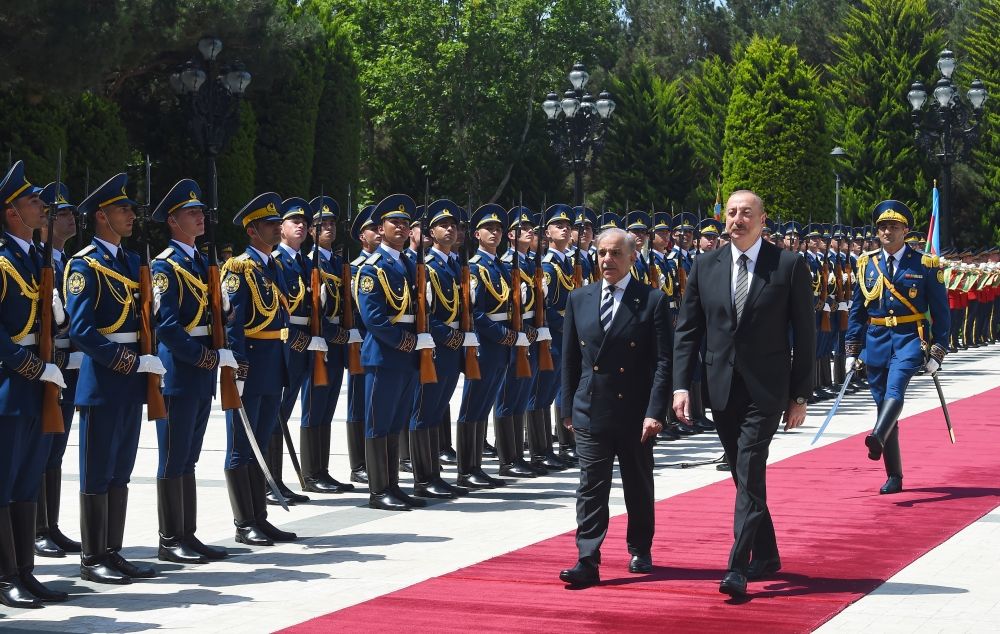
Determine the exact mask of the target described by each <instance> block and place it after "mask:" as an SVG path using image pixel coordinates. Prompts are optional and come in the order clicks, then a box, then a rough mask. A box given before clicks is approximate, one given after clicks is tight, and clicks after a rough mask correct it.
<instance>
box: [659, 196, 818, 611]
mask: <svg viewBox="0 0 1000 634" xmlns="http://www.w3.org/2000/svg"><path fill="white" fill-rule="evenodd" d="M766 218H767V215H766V214H765V213H764V203H763V201H761V199H760V197H759V196H757V195H756V194H755V193H753V192H751V191H746V190H742V191H737V192H734V193H733V194H732V195H731V196H730V197H729V201H728V203H727V204H726V231H727V233H728V234H729V235H730V237H731V243H730V244H729V245H728V246H727V247H726V248H720V249H716V250H715V251H714V252H713V253H712V254H711V255H704V256H702V257H699V258H698V259H697V260H696V261H695V266H694V267H693V268H692V269H691V274H690V276H689V277H688V283H687V292H686V293H685V295H684V302H683V304H682V306H681V313H680V317H679V319H678V321H677V330H676V338H675V346H674V368H673V370H674V388H675V392H674V412H675V413H676V414H677V416H678V418H680V419H681V421H683V422H687V417H688V415H689V413H690V402H689V400H688V392H687V389H688V387H689V386H690V385H691V382H692V380H693V377H692V371H693V369H694V367H695V360H696V358H697V356H698V351H699V350H700V349H701V346H702V342H703V341H704V342H705V344H706V348H705V353H704V355H705V356H704V362H705V371H706V374H707V377H708V395H709V400H710V403H711V406H712V418H713V419H714V420H715V424H716V428H717V429H718V433H719V439H720V440H721V441H722V446H723V448H724V449H725V452H726V460H727V461H728V463H729V464H730V465H732V474H733V480H734V481H735V482H736V513H735V518H734V522H733V526H734V530H733V532H734V536H735V543H734V544H733V548H732V551H731V553H730V556H729V570H728V572H727V573H726V575H725V577H724V578H723V580H722V583H721V584H720V586H719V591H720V592H723V593H725V594H729V595H731V596H741V595H744V594H746V586H747V579H748V578H749V579H760V578H763V577H764V576H767V575H769V574H773V573H774V572H777V570H778V569H779V568H780V567H781V562H780V560H779V558H778V544H777V541H776V539H775V535H774V524H773V523H772V521H771V515H770V513H769V512H768V509H767V486H766V479H765V469H766V466H767V453H768V446H769V445H770V443H771V438H772V437H773V436H774V433H775V432H776V431H777V430H778V424H779V423H780V422H781V419H782V412H784V413H785V415H784V421H785V430H789V429H793V428H795V427H798V426H800V425H801V424H802V422H803V421H804V420H805V416H806V399H808V398H809V396H810V394H812V387H813V386H812V377H813V372H812V369H813V363H814V358H815V353H816V349H815V346H816V343H815V342H816V323H815V320H814V317H813V306H812V290H811V288H810V286H809V270H808V264H807V263H806V261H805V260H804V259H803V258H801V257H799V256H798V255H796V254H795V253H792V252H787V251H782V250H781V249H780V248H778V247H776V246H774V245H773V244H770V243H768V242H765V241H763V240H762V239H761V232H762V229H763V227H764V221H765V220H766Z"/></svg>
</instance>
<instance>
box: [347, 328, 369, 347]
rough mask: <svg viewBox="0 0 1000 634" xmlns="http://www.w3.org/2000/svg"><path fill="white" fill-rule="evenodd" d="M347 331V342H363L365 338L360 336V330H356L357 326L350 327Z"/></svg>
mask: <svg viewBox="0 0 1000 634" xmlns="http://www.w3.org/2000/svg"><path fill="white" fill-rule="evenodd" d="M347 332H348V333H349V334H348V337H347V343H363V342H364V340H365V338H364V337H362V336H361V331H360V330H358V329H357V328H351V329H350V330H348V331H347Z"/></svg>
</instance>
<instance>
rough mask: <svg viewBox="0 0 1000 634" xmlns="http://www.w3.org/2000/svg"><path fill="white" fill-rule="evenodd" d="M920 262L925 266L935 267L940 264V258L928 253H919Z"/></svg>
mask: <svg viewBox="0 0 1000 634" xmlns="http://www.w3.org/2000/svg"><path fill="white" fill-rule="evenodd" d="M918 253H919V252H918ZM920 263H921V264H923V265H924V266H926V267H927V268H931V269H936V268H938V266H939V265H940V264H941V258H939V257H938V256H936V255H931V254H930V253H921V254H920Z"/></svg>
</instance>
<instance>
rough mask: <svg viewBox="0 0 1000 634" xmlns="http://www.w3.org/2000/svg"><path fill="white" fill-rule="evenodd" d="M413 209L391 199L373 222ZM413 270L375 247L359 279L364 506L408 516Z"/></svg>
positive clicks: (415, 370) (415, 364) (401, 198)
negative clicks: (402, 464)
mask: <svg viewBox="0 0 1000 634" xmlns="http://www.w3.org/2000/svg"><path fill="white" fill-rule="evenodd" d="M415 208H416V204H414V202H413V199H412V198H410V197H409V196H407V195H405V194H393V195H390V196H388V197H387V198H385V199H383V200H382V201H381V202H380V203H379V204H378V205H376V206H375V208H374V209H373V210H372V222H374V223H375V224H376V225H380V224H382V223H383V221H384V220H388V219H392V218H400V219H403V220H406V221H407V222H408V221H409V220H410V219H411V218H412V217H413V213H414V211H415ZM415 282H416V267H415V265H414V264H413V262H411V261H410V259H409V258H407V257H406V256H405V255H403V254H402V253H401V252H399V251H396V250H394V249H391V248H390V247H388V246H387V245H386V244H385V243H383V244H382V245H381V246H379V248H378V249H376V250H375V253H373V254H372V255H371V256H369V257H368V259H367V260H365V263H364V265H363V266H362V267H361V271H360V273H359V275H358V283H357V284H358V308H359V310H360V311H361V318H362V320H363V321H364V323H365V327H366V328H367V332H366V334H365V342H364V344H363V345H362V346H361V363H362V365H364V366H365V402H366V403H367V405H366V407H365V463H366V466H367V468H368V488H369V491H370V495H369V498H368V504H369V506H371V507H372V508H377V509H382V510H392V511H402V510H410V509H411V508H412V507H413V506H416V505H418V504H415V503H416V502H420V504H419V505H422V504H423V502H422V501H418V500H414V499H413V498H410V497H409V496H407V495H406V494H405V493H403V491H402V490H401V489H400V488H399V434H400V432H401V431H403V430H404V429H406V428H407V426H408V425H409V421H410V416H411V414H412V412H413V399H414V398H416V395H417V390H418V387H419V382H420V381H419V379H420V377H419V355H417V354H415V353H414V352H415V350H416V345H417V333H416V328H415V324H414V322H415V315H414V313H415V309H416V306H415V302H416V298H415V297H414V295H415V289H414V284H415Z"/></svg>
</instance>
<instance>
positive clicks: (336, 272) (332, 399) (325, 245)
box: [279, 196, 354, 493]
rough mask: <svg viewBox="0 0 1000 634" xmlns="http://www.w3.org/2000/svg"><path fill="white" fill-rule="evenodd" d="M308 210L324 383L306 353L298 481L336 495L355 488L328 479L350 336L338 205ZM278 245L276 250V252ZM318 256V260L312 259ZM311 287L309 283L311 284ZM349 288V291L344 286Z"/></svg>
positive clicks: (322, 202)
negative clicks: (338, 249) (338, 247)
mask: <svg viewBox="0 0 1000 634" xmlns="http://www.w3.org/2000/svg"><path fill="white" fill-rule="evenodd" d="M309 206H310V207H311V208H312V210H313V217H312V238H313V241H314V243H318V249H310V252H309V256H308V259H309V262H308V267H309V269H310V270H313V269H316V268H317V267H318V268H319V275H320V283H321V285H322V286H321V287H320V288H321V289H322V295H321V299H322V301H321V305H322V306H323V315H322V316H320V317H319V318H320V319H323V334H324V337H325V338H326V342H327V346H328V347H329V350H328V351H327V353H326V354H325V355H324V359H325V365H326V375H327V384H326V385H314V384H313V364H315V363H316V355H313V354H310V355H308V361H309V365H308V367H307V368H306V372H305V380H304V381H303V383H302V391H301V393H300V397H299V401H300V405H301V407H302V425H301V427H300V431H299V433H300V441H299V446H300V447H301V449H302V477H303V478H304V479H305V481H306V491H312V492H314V493H341V492H343V491H353V490H354V485H352V484H346V483H342V482H339V481H337V480H336V479H334V478H333V477H332V476H331V475H330V437H331V427H332V425H333V414H334V412H336V410H337V403H338V401H339V400H340V387H341V386H342V385H343V383H344V368H346V367H347V346H346V345H345V344H347V341H348V339H350V333H349V332H348V331H347V330H345V329H344V328H342V327H341V318H342V317H343V309H344V307H343V302H342V297H343V295H342V294H343V292H344V288H345V287H344V284H345V283H349V282H350V280H347V281H346V282H345V281H344V280H342V279H341V277H342V276H343V260H341V258H340V256H339V255H337V254H336V253H334V252H333V245H334V241H335V240H336V239H337V219H338V217H339V215H340V206H339V205H338V204H337V201H336V200H334V199H333V198H331V197H329V196H322V197H320V196H317V197H316V198H314V199H312V200H311V201H310V202H309ZM281 248H283V247H279V249H281ZM317 255H318V256H319V262H318V263H317V261H316V256H317ZM310 283H311V280H310ZM348 288H349V287H348Z"/></svg>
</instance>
